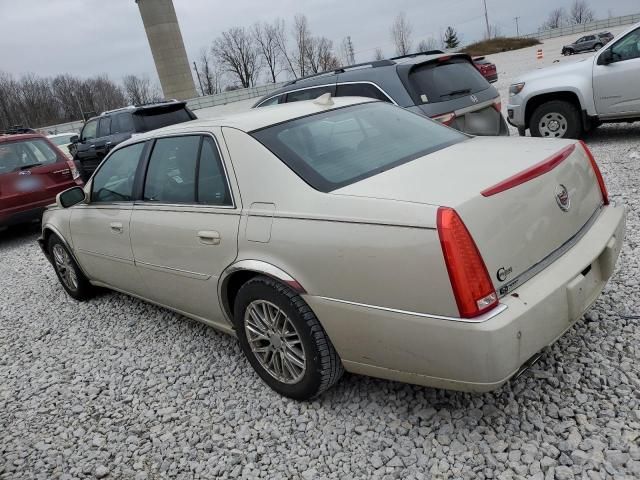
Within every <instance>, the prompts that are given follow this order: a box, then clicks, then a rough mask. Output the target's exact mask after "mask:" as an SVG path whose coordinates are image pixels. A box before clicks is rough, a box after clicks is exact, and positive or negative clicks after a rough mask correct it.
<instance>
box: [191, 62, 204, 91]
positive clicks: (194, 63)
mask: <svg viewBox="0 0 640 480" xmlns="http://www.w3.org/2000/svg"><path fill="white" fill-rule="evenodd" d="M193 68H195V69H196V77H198V83H199V84H200V93H202V96H203V97H204V88H202V80H200V74H199V73H198V65H196V62H193Z"/></svg>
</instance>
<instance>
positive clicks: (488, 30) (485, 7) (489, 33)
mask: <svg viewBox="0 0 640 480" xmlns="http://www.w3.org/2000/svg"><path fill="white" fill-rule="evenodd" d="M483 1H484V21H485V23H486V24H487V40H491V30H490V29H489V14H488V13H487V0H483Z"/></svg>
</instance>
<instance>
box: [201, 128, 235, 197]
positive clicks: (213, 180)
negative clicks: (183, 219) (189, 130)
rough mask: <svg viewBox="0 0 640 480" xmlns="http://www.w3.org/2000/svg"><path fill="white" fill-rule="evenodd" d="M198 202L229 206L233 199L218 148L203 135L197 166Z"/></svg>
mask: <svg viewBox="0 0 640 480" xmlns="http://www.w3.org/2000/svg"><path fill="white" fill-rule="evenodd" d="M197 195H198V203H204V204H206V205H218V206H231V205H233V201H232V199H231V193H230V192H229V185H228V183H227V177H226V175H225V171H224V168H223V166H222V159H221V158H220V154H219V152H218V148H217V146H216V144H215V142H214V141H213V139H212V138H210V137H204V139H203V141H202V150H201V152H200V166H199V168H198V192H197Z"/></svg>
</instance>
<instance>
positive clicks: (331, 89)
mask: <svg viewBox="0 0 640 480" xmlns="http://www.w3.org/2000/svg"><path fill="white" fill-rule="evenodd" d="M335 91H336V86H335V85H327V86H324V87H315V88H307V89H305V90H298V91H297V92H289V93H287V103H291V102H300V101H302V100H315V99H316V98H318V97H319V96H320V95H324V94H325V93H331V95H334V94H335Z"/></svg>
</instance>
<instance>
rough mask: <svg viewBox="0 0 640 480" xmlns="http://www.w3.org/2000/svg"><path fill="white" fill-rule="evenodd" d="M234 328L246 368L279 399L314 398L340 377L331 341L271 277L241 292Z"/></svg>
mask: <svg viewBox="0 0 640 480" xmlns="http://www.w3.org/2000/svg"><path fill="white" fill-rule="evenodd" d="M234 323H235V330H236V334H237V336H238V339H239V341H240V346H241V347H242V350H243V352H244V354H245V355H246V356H247V359H248V360H249V363H251V366H252V367H253V369H254V370H255V371H256V372H257V373H258V375H259V376H260V378H262V380H263V381H264V382H265V383H266V384H267V385H269V387H271V388H272V389H273V390H275V391H276V392H278V393H280V394H281V395H284V396H287V397H290V398H293V399H296V400H307V399H310V398H313V397H315V396H317V395H319V394H321V393H322V392H324V391H325V390H327V389H329V388H330V387H332V386H333V385H334V384H336V383H337V382H338V380H339V379H340V377H341V376H342V374H343V372H344V367H343V366H342V362H341V361H340V357H339V356H338V353H337V352H336V351H335V348H334V347H333V344H332V343H331V340H329V337H328V335H327V334H326V332H325V331H324V329H323V328H322V325H320V322H319V321H318V318H317V317H316V316H315V314H314V313H313V312H312V311H311V309H310V308H309V306H308V305H307V304H306V303H305V301H304V300H303V299H302V297H301V296H300V295H298V294H297V293H296V292H294V291H293V290H291V289H290V288H289V287H287V286H285V285H283V284H281V283H279V282H277V281H275V280H273V279H271V278H269V277H264V276H258V277H254V278H252V279H251V280H249V281H248V282H247V283H245V284H244V285H243V286H242V287H241V288H240V290H239V292H238V294H237V296H236V299H235V302H234Z"/></svg>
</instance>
